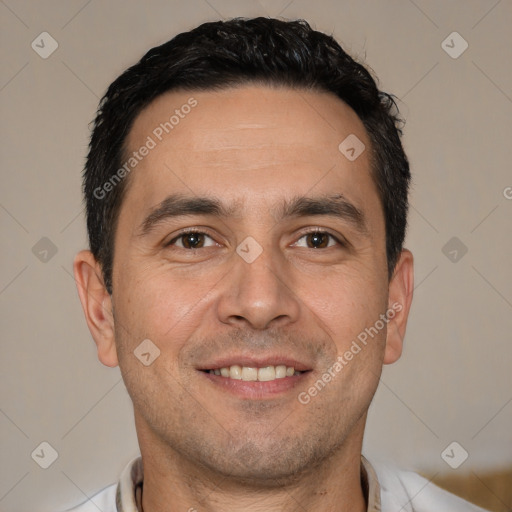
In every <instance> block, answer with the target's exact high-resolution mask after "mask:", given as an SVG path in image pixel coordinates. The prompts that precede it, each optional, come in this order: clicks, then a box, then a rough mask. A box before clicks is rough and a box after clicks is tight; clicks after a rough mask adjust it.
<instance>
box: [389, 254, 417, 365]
mask: <svg viewBox="0 0 512 512" xmlns="http://www.w3.org/2000/svg"><path fill="white" fill-rule="evenodd" d="M413 290H414V265H413V256H412V253H411V252H410V251H408V250H407V249H404V250H403V251H402V252H401V253H400V258H399V260H398V262H397V264H396V266H395V271H394V273H393V277H392V278H391V281H390V283H389V294H388V296H389V299H388V318H389V322H388V326H387V335H386V350H385V352H384V364H392V363H394V362H396V361H397V360H398V359H399V358H400V356H401V355H402V348H403V339H404V337H405V330H406V327H407V319H408V317H409V311H410V308H411V302H412V296H413Z"/></svg>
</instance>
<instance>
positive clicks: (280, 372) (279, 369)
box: [276, 364, 286, 379]
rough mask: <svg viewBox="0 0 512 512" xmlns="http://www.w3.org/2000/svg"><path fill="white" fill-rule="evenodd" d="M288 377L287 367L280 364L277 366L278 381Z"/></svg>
mask: <svg viewBox="0 0 512 512" xmlns="http://www.w3.org/2000/svg"><path fill="white" fill-rule="evenodd" d="M285 377H286V366H285V365H284V364H280V365H279V366H276V379H284V378H285Z"/></svg>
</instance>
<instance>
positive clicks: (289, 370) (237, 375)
mask: <svg viewBox="0 0 512 512" xmlns="http://www.w3.org/2000/svg"><path fill="white" fill-rule="evenodd" d="M209 373H210V374H212V375H221V376H222V377H226V378H228V379H235V380H244V381H247V382H251V381H260V382H268V381H271V380H276V379H284V378H285V377H292V376H293V375H295V374H297V375H300V374H301V373H302V372H298V371H295V368H294V367H293V366H286V365H284V364H280V365H277V366H265V367H263V368H256V367H253V366H240V365H238V364H234V365H232V366H230V367H229V368H228V367H224V368H215V369H214V370H210V371H209Z"/></svg>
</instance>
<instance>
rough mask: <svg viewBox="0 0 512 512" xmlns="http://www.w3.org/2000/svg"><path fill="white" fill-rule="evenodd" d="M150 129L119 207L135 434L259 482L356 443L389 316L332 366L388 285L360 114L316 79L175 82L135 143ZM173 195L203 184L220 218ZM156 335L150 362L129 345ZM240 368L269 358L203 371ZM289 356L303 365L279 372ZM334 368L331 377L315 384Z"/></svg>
mask: <svg viewBox="0 0 512 512" xmlns="http://www.w3.org/2000/svg"><path fill="white" fill-rule="evenodd" d="M191 97H193V98H194V99H195V100H196V101H197V105H196V106H195V107H194V108H192V109H190V112H189V113H188V114H186V115H184V116H183V118H182V119H181V118H180V121H179V123H178V124H176V125H175V126H174V128H173V129H172V131H170V132H169V133H165V131H164V132H163V134H162V136H161V138H162V140H161V141H159V140H158V138H157V137H156V136H155V133H160V132H159V131H158V130H157V132H155V129H156V128H157V127H158V126H160V123H163V122H165V121H168V120H169V118H170V116H171V115H172V114H173V113H174V111H175V110H176V109H178V110H179V109H180V108H181V106H182V105H184V104H187V102H188V100H189V99H190V98H191ZM186 110H188V109H186ZM351 134H354V135H355V136H357V138H358V139H359V140H360V141H362V142H363V143H364V144H365V146H366V150H364V151H363V153H362V154H361V155H360V156H359V157H358V158H357V159H356V160H354V161H350V160H349V159H348V158H347V157H346V156H345V155H344V154H343V153H342V152H341V151H340V149H339V148H338V146H339V145H340V143H341V142H342V141H343V140H344V139H346V137H347V136H349V135H351ZM148 136H150V137H151V138H152V139H153V140H154V141H155V142H156V146H155V147H154V148H153V149H151V150H150V151H149V153H148V155H147V156H145V157H144V158H143V159H142V160H141V161H140V162H139V163H138V165H137V167H136V168H135V169H134V170H133V171H132V174H131V176H130V178H129V179H130V181H129V183H128V188H127V193H126V196H125V198H124V200H123V204H122V206H121V210H120V215H119V223H118V227H117V231H116V237H115V256H114V265H113V268H114V272H113V296H112V303H113V310H114V318H115V342H116V349H117V358H118V360H119V364H120V367H121V370H122V372H123V376H124V379H125V383H126V386H127V389H128V391H129V393H130V395H131V397H132V400H133V403H134V409H135V417H136V423H137V429H138V434H139V438H140V440H141V442H147V443H151V444H152V445H153V446H155V445H158V446H160V447H162V449H165V450H171V451H172V452H174V453H175V454H176V455H179V456H181V457H183V458H185V459H186V460H188V461H190V462H194V463H198V462H200V463H201V464H202V465H203V466H204V467H206V468H209V469H212V470H215V471H218V472H221V473H224V474H226V475H228V474H231V475H235V476H238V477H247V478H252V479H261V480H262V481H263V480H265V479H276V478H280V477H283V478H284V477H286V476H289V475H291V474H293V473H296V472H298V471H301V470H304V469H305V468H308V467H313V466H314V465H317V464H318V463H320V462H321V461H323V460H325V459H326V457H328V456H329V455H331V454H332V453H333V451H335V450H337V449H338V448H340V447H341V446H342V445H343V444H344V443H345V444H346V443H347V442H349V441H350V440H352V442H355V443H356V444H357V443H358V442H360V439H361V436H362V432H363V427H364V420H365V417H366V411H367V408H368V406H369V403H370V401H371V399H372V397H373V394H374V392H375V389H376V386H377V383H378V379H379V376H380V372H381V367H382V362H383V359H384V357H385V347H386V327H384V328H382V329H380V330H379V332H378V333H377V334H375V335H374V336H373V337H368V342H367V344H366V345H363V344H361V343H358V345H359V346H360V347H361V350H360V351H359V352H358V353H356V354H355V355H353V358H352V359H351V360H350V361H347V359H346V358H344V359H343V361H344V364H343V367H342V369H341V370H338V371H335V370H334V371H333V365H334V364H335V362H336V361H337V358H338V356H343V354H345V353H346V352H347V351H349V350H350V348H351V346H352V347H353V345H352V343H353V341H354V340H357V336H358V335H360V333H361V332H363V331H364V330H365V328H369V327H371V326H374V325H375V323H376V321H377V320H378V319H379V318H380V315H382V314H384V313H385V312H386V310H387V309H388V307H389V304H388V301H389V297H388V285H389V283H388V276H387V264H386V252H385V225H384V217H383V213H382V207H381V204H380V201H379V198H378V194H377V191H376V187H375V184H374V182H373V181H372V178H371V176H370V161H369V152H370V151H369V150H370V141H369V139H368V136H367V134H366V132H365V129H364V127H363V125H362V123H361V121H360V120H359V118H358V117H357V116H356V114H355V113H354V112H353V111H352V110H351V109H350V108H349V107H347V106H346V105H345V104H344V103H343V102H341V101H340V100H339V99H337V98H335V97H334V96H331V95H329V94H323V93H313V92H304V91H292V90H289V89H270V88H267V87H263V86H261V87H258V86H246V87H243V88H239V89H231V90H224V91H221V92H193V93H189V92H180V93H177V92H173V93H169V94H166V95H164V96H161V97H159V98H158V99H157V100H155V101H154V102H153V103H152V104H151V105H150V106H149V107H148V108H147V109H145V110H144V111H143V112H142V113H141V114H140V116H139V117H138V118H137V119H136V121H135V123H134V126H133V128H132V130H131V132H130V135H129V137H128V140H127V148H128V154H131V152H132V151H135V150H137V149H138V148H140V147H141V146H143V145H144V144H146V143H147V141H148ZM170 198H172V199H174V202H173V200H171V199H170ZM176 198H179V199H181V200H182V202H183V201H185V202H186V201H187V200H194V199H195V200H197V199H198V198H207V199H209V200H211V201H215V202H217V203H218V206H219V207H220V208H219V210H220V214H219V211H215V209H213V208H211V209H210V210H204V211H203V212H202V213H201V212H199V213H198V212H195V213H194V211H192V210H194V208H190V206H191V205H190V204H189V205H188V206H189V208H188V210H187V211H188V212H189V213H188V214H186V215H183V214H179V215H177V213H180V212H179V211H176V208H175V206H176ZM298 198H306V199H308V198H309V199H311V200H312V201H317V200H321V202H320V204H323V205H324V206H325V205H327V204H330V205H333V206H332V208H331V209H330V210H329V211H326V210H321V209H319V208H318V205H316V206H315V204H314V203H313V202H312V201H311V202H309V203H308V201H307V200H305V199H302V200H301V201H299V202H297V199H298ZM166 199H168V201H167V203H164V201H166ZM197 204H198V203H197V201H196V205H195V206H196V207H197ZM199 204H202V205H204V204H206V202H205V201H203V202H199ZM163 205H165V206H166V207H167V208H160V207H161V206H163ZM335 205H338V207H337V208H336V206H335ZM192 206H194V205H192ZM292 206H295V208H292ZM315 208H316V209H315ZM157 210H158V211H157ZM155 212H156V213H155ZM334 212H336V213H334ZM181 213H183V210H182V211H181ZM152 214H153V215H152ZM188 229H194V230H196V231H198V232H199V233H196V234H195V235H194V234H193V235H190V234H189V235H184V234H183V232H184V231H186V230H188ZM315 231H317V232H319V233H317V234H316V235H315ZM248 237H249V239H248ZM260 251H261V253H260ZM387 328H388V330H389V329H390V328H391V327H390V325H387ZM146 339H149V340H151V342H152V343H153V344H154V345H156V346H157V347H158V349H159V350H160V355H159V357H157V358H156V359H155V361H154V362H153V363H152V364H151V365H149V366H145V365H144V364H142V363H141V361H140V360H139V359H138V358H137V357H136V356H135V355H134V351H135V350H136V349H137V347H138V346H139V344H140V343H141V342H142V341H143V340H146ZM145 357H147V356H145ZM338 361H339V359H338ZM237 365H238V366H240V367H250V368H262V367H268V366H271V367H274V369H272V368H270V369H267V370H263V372H262V373H260V376H261V377H262V379H265V378H270V379H271V380H269V381H261V382H260V381H246V380H243V379H242V380H240V379H237V378H235V377H236V376H237V369H236V368H234V369H231V370H230V373H229V377H228V376H224V375H227V373H226V370H223V374H224V375H215V374H211V373H210V372H209V370H220V369H221V368H231V367H232V366H237ZM279 366H286V367H294V368H295V370H296V371H302V373H300V374H298V375H297V374H296V375H294V376H287V377H284V378H272V377H273V374H272V371H274V372H275V371H276V370H275V367H279ZM329 368H331V376H332V375H334V377H333V378H331V379H330V382H327V383H325V378H324V384H325V386H320V385H317V389H318V388H321V389H320V390H318V392H317V393H316V394H315V393H314V392H313V393H312V394H311V393H309V392H308V390H309V389H310V388H311V387H312V386H314V385H315V383H316V382H317V381H318V380H319V379H322V376H323V375H324V374H325V372H327V371H328V369H329ZM337 368H339V367H337ZM281 371H282V369H278V370H277V373H278V375H279V376H280V377H281V373H280V372H281ZM288 371H289V372H290V370H288ZM242 373H243V376H244V378H247V377H248V378H254V375H255V373H254V370H243V369H242ZM274 376H275V375H274ZM301 393H302V394H301ZM306 394H307V396H309V400H308V399H307V396H306ZM299 395H300V396H301V397H302V400H299ZM313 395H314V396H313ZM305 402H307V403H305Z"/></svg>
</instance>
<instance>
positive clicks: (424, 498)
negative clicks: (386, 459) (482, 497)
mask: <svg viewBox="0 0 512 512" xmlns="http://www.w3.org/2000/svg"><path fill="white" fill-rule="evenodd" d="M374 469H375V472H376V474H377V478H378V481H379V485H380V489H381V503H382V512H390V511H395V510H403V512H432V511H437V510H450V511H451V512H487V511H486V510H485V509H483V508H480V507H477V506H476V505H473V504H472V503H469V502H468V501H465V500H463V499H462V498H459V497H458V496H455V495H454V494H451V493H449V492H447V491H445V490H444V489H441V488H440V487H437V485H435V484H433V483H431V482H430V481H429V480H427V479H426V478H423V477H422V476H420V475H418V474H417V473H414V472H413V471H405V470H403V469H399V468H396V467H393V466H389V465H383V464H375V465H374Z"/></svg>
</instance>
